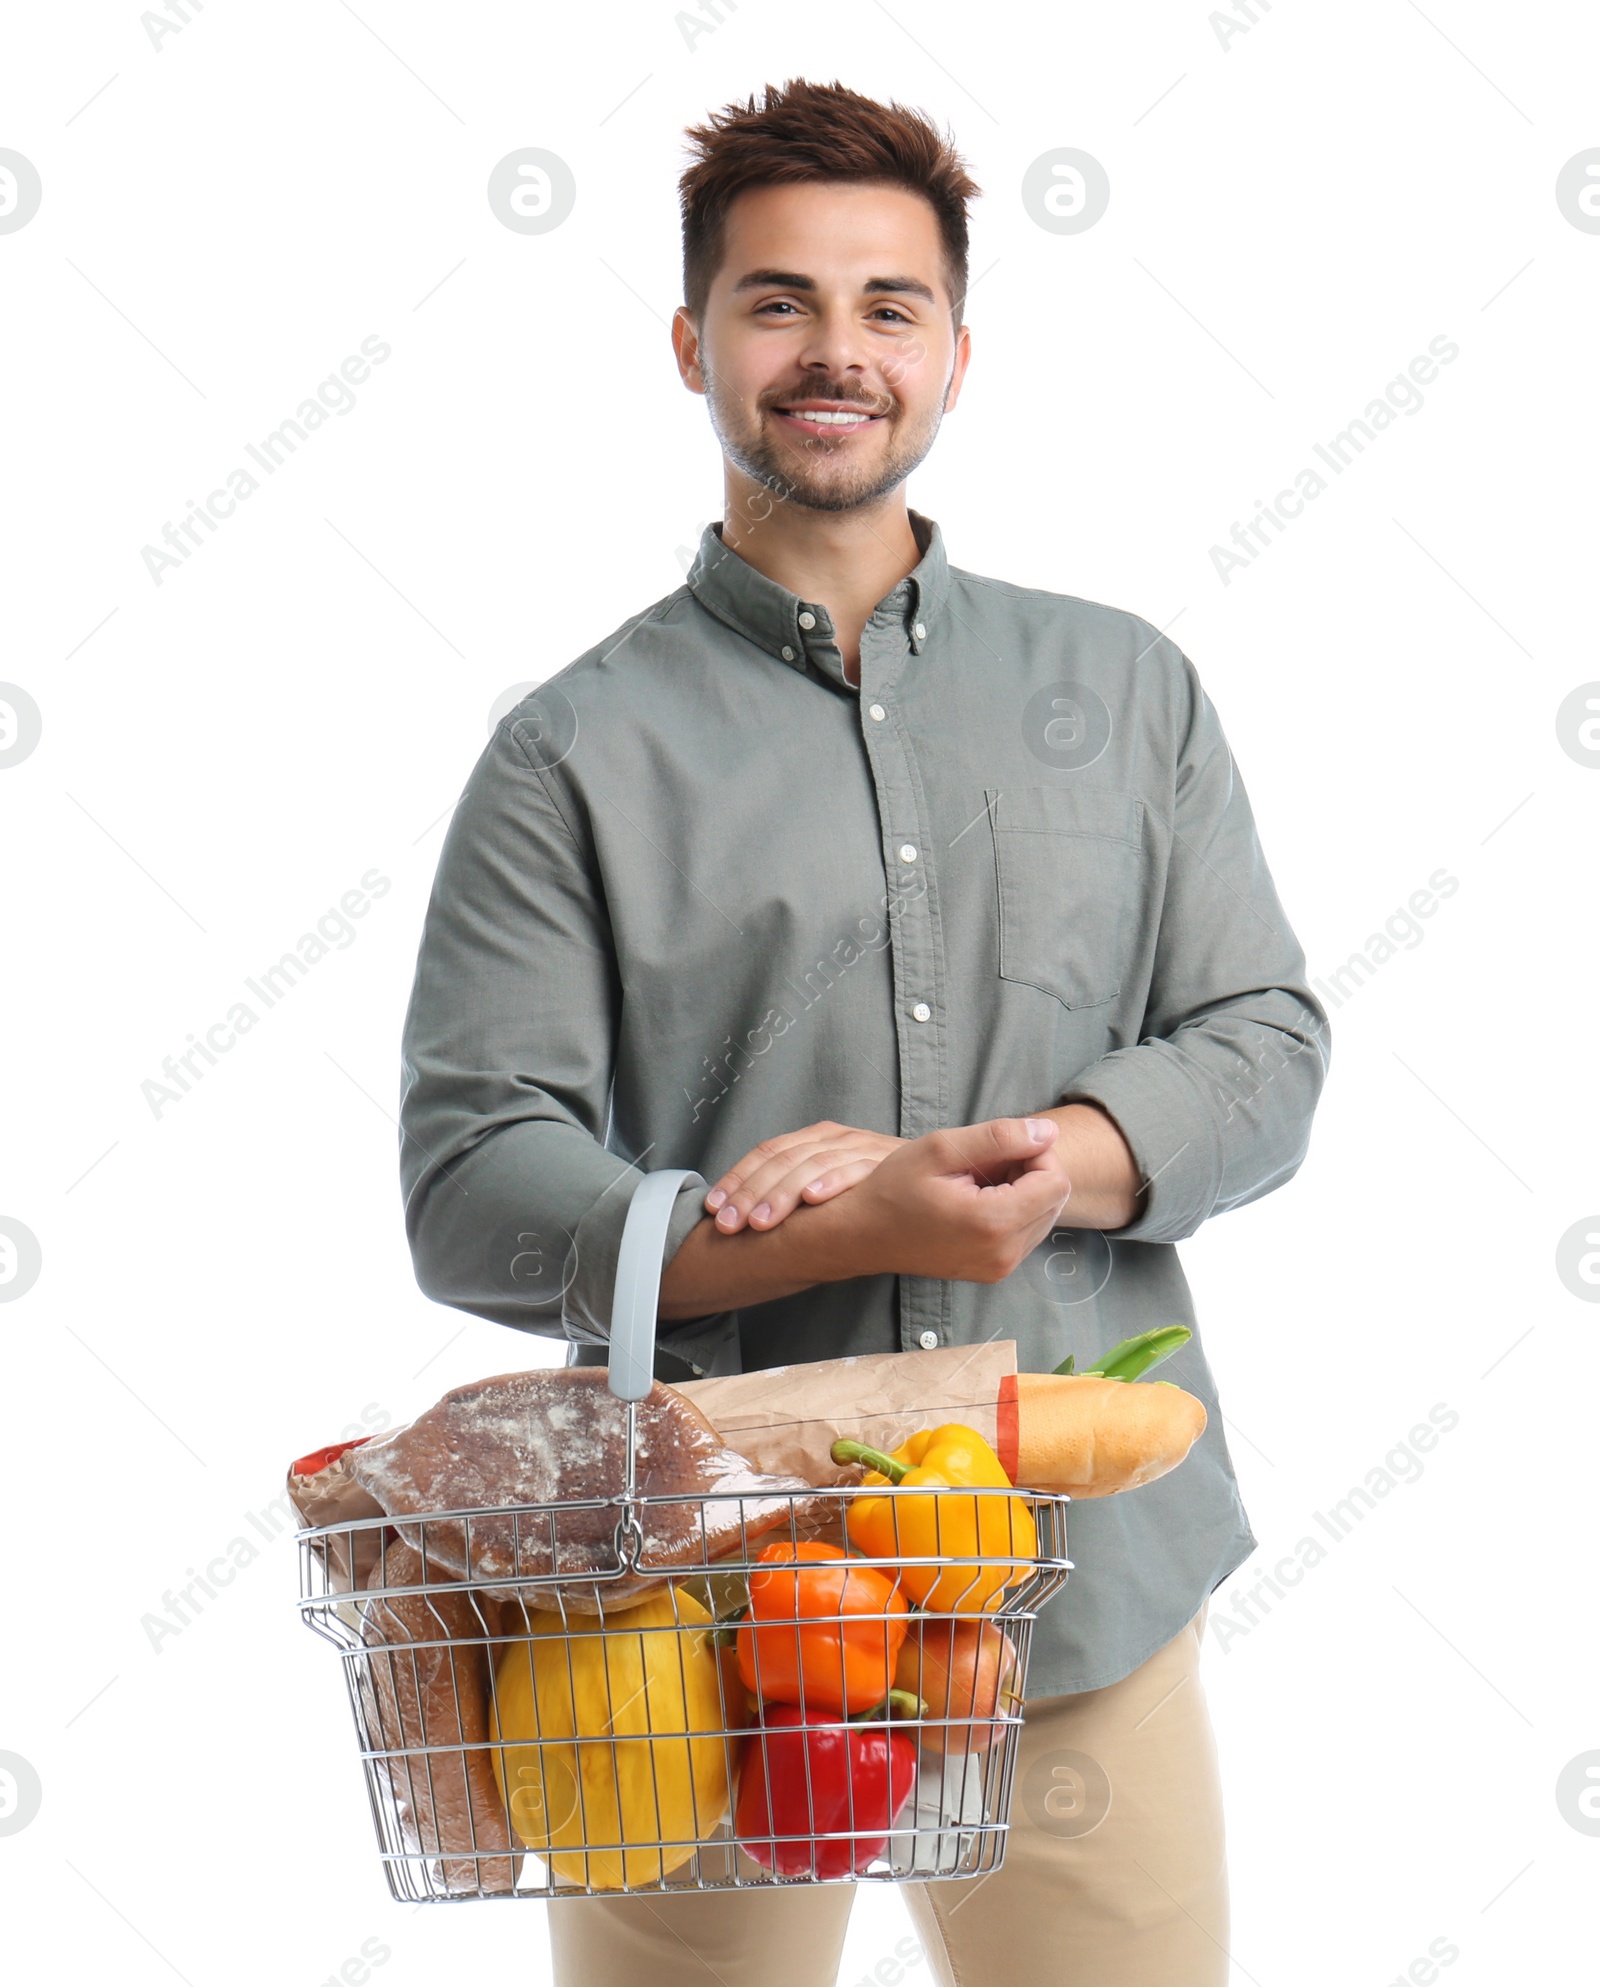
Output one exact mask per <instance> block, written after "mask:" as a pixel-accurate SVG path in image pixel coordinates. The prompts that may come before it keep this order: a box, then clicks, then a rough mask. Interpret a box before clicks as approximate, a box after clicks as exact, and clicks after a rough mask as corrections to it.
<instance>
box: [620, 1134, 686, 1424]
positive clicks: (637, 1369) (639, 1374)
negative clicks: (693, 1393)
mask: <svg viewBox="0 0 1600 1987" xmlns="http://www.w3.org/2000/svg"><path fill="white" fill-rule="evenodd" d="M694 1177H695V1175H694V1174H693V1173H692V1172H689V1171H674V1170H672V1169H670V1168H668V1169H665V1170H663V1171H662V1172H659V1173H646V1174H645V1176H644V1178H643V1179H642V1180H641V1181H640V1182H639V1184H638V1186H637V1187H636V1188H635V1189H634V1194H633V1199H632V1200H631V1201H629V1203H628V1215H627V1219H626V1220H625V1221H624V1222H623V1224H622V1245H621V1247H620V1248H619V1249H618V1251H617V1281H616V1288H615V1292H614V1294H613V1296H612V1299H611V1357H610V1359H609V1360H608V1362H607V1364H606V1380H607V1384H608V1385H609V1386H610V1388H611V1391H612V1393H614V1394H615V1395H616V1396H617V1398H618V1399H619V1400H624V1401H642V1400H643V1399H644V1397H645V1395H646V1394H648V1393H649V1391H650V1388H651V1386H652V1385H653V1383H654V1381H655V1351H656V1310H657V1307H658V1306H659V1304H660V1302H661V1257H662V1254H663V1252H664V1251H665V1249H666V1246H667V1228H668V1226H669V1224H670V1223H671V1220H672V1210H673V1207H674V1206H675V1204H676V1202H677V1199H678V1189H679V1188H680V1187H681V1186H682V1185H683V1183H684V1181H685V1180H692V1179H693V1178H694Z"/></svg>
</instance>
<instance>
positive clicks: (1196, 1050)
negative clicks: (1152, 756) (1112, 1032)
mask: <svg viewBox="0 0 1600 1987" xmlns="http://www.w3.org/2000/svg"><path fill="white" fill-rule="evenodd" d="M1167 647H1168V650H1169V653H1170V655H1171V657H1173V658H1174V659H1175V661H1176V663H1177V664H1178V665H1181V671H1180V674H1179V677H1178V680H1177V683H1176V693H1175V699H1174V737H1175V738H1176V739H1177V741H1178V750H1177V754H1176V768H1175V781H1174V786H1173V791H1172V795H1171V800H1170V818H1167V809H1166V805H1165V802H1166V796H1165V795H1158V794H1146V795H1144V796H1143V798H1144V801H1145V806H1146V809H1147V810H1148V812H1149V813H1150V814H1151V815H1152V816H1153V817H1154V818H1153V820H1152V822H1151V827H1152V829H1153V830H1155V831H1156V832H1158V833H1160V832H1162V831H1164V832H1165V835H1166V837H1167V864H1166V881H1165V893H1164V896H1163V899H1162V905H1161V914H1160V924H1159V929H1158V932H1157V939H1156V947H1155V956H1154V964H1153V969H1152V974H1151V980H1150V988H1149V993H1148V996H1147V999H1146V1004H1145V1013H1144V1018H1143V1024H1142V1026H1141V1028H1140V1031H1139V1032H1140V1039H1139V1040H1138V1042H1137V1043H1136V1044H1135V1045H1134V1046H1131V1047H1128V1048H1124V1049H1117V1050H1113V1051H1112V1052H1111V1053H1110V1054H1108V1055H1106V1056H1104V1057H1102V1058H1101V1059H1100V1060H1099V1061H1098V1062H1095V1063H1093V1064H1091V1065H1090V1067H1089V1068H1087V1069H1086V1070H1084V1071H1083V1072H1082V1073H1081V1074H1080V1075H1079V1076H1078V1077H1077V1078H1076V1079H1075V1080H1074V1081H1073V1083H1072V1084H1071V1085H1070V1086H1069V1087H1068V1088H1067V1089H1065V1090H1064V1091H1063V1092H1062V1094H1061V1096H1060V1097H1059V1099H1058V1100H1057V1101H1058V1102H1060V1103H1063V1104H1071V1103H1093V1104H1098V1105H1100V1106H1101V1108H1102V1109H1104V1110H1105V1111H1106V1112H1107V1113H1108V1114H1109V1115H1110V1116H1111V1117H1112V1118H1113V1119H1114V1120H1115V1121H1116V1123H1117V1125H1118V1127H1119V1129H1120V1130H1121V1132H1122V1134H1123V1137H1124V1138H1125V1139H1126V1140H1127V1142H1128V1145H1129V1147H1130V1149H1131V1150H1132V1152H1133V1156H1134V1159H1135V1161H1136V1162H1137V1164H1138V1167H1139V1171H1140V1175H1141V1178H1142V1179H1143V1180H1144V1181H1145V1182H1146V1183H1147V1186H1146V1199H1145V1205H1144V1208H1143V1211H1142V1212H1141V1214H1140V1216H1139V1218H1138V1219H1137V1220H1136V1221H1133V1222H1130V1223H1129V1224H1128V1225H1127V1226H1126V1227H1125V1228H1119V1229H1117V1230H1115V1231H1114V1232H1115V1235H1116V1238H1117V1240H1118V1241H1130V1242H1179V1241H1182V1240H1183V1239H1184V1238H1185V1237H1186V1236H1189V1235H1192V1234H1193V1233H1194V1232H1195V1230H1196V1229H1197V1228H1199V1226H1200V1224H1201V1223H1202V1222H1203V1221H1205V1220H1207V1219H1208V1218H1209V1217H1210V1216H1211V1215H1213V1214H1220V1213H1223V1212H1225V1211H1226V1210H1227V1209H1228V1208H1232V1207H1239V1206H1242V1205H1243V1204H1244V1203H1245V1202H1247V1201H1252V1200H1257V1199H1259V1198H1260V1197H1261V1196H1262V1195H1263V1194H1266V1193H1270V1192H1271V1191H1272V1189H1273V1188H1274V1187H1277V1186H1281V1185H1282V1184H1283V1182H1284V1181H1285V1180H1287V1179H1289V1178H1290V1177H1291V1176H1292V1175H1293V1174H1294V1172H1295V1171H1296V1169H1297V1168H1298V1167H1299V1165H1300V1162H1301V1161H1302V1159H1303V1158H1304V1157H1305V1154H1306V1150H1307V1147H1308V1144H1309V1142H1310V1135H1311V1119H1312V1114H1313V1112H1314V1111H1315V1109H1316V1104H1317V1100H1318V1098H1319V1096H1320V1095H1321V1092H1322V1086H1323V1083H1324V1081H1325V1079H1326V1076H1327V1070H1328V1059H1329V1046H1330V1045H1329V1034H1328V1017H1327V1014H1326V1012H1325V1011H1324V1009H1323V1007H1322V1005H1321V1003H1320V1002H1319V1001H1318V1000H1317V998H1316V996H1315V994H1314V993H1313V992H1312V990H1311V988H1310V986H1309V985H1308V983H1307V979H1306V962H1305V954H1304V953H1303V952H1302V950H1301V948H1300V945H1299V942H1298V941H1297V939H1296V938H1295V935H1294V933H1293V931H1292V930H1291V929H1290V927H1289V922H1288V919H1287V918H1286V917H1285V916H1284V912H1283V906H1282V905H1281V903H1280V902H1279V901H1278V894H1277V891H1276V889H1275V887H1274V885H1273V881H1272V877H1271V875H1270V873H1269V871H1268V868H1267V863H1266V858H1265V856H1264V855H1263V853H1262V849H1261V842H1260V838H1259V836H1258V835H1257V833H1256V826H1255V820H1254V817H1253V815H1252V813H1251V809H1250V803H1249V800H1248V798H1247V796H1246V793H1245V789H1244V785H1243V783H1242V781H1241V780H1240V778H1239V774H1238V770H1237V768H1236V767H1235V765H1234V762H1233V757H1232V754H1231V753H1230V752H1229V750H1228V744H1227V740H1226V739H1225V738H1224V736H1223V732H1222V726H1221V724H1220V722H1219V721H1218V718H1217V713H1216V710H1215V708H1214V707H1213V705H1212V703H1211V700H1210V699H1209V698H1208V697H1207V695H1206V693H1205V691H1204V689H1203V688H1202V687H1201V684H1200V679H1199V676H1198V674H1197V672H1196V670H1195V668H1194V665H1193V664H1192V663H1191V662H1190V661H1189V659H1188V657H1187V656H1185V655H1183V654H1182V652H1181V651H1179V650H1177V649H1174V648H1172V647H1171V645H1170V644H1168V645H1167Z"/></svg>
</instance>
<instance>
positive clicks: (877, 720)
mask: <svg viewBox="0 0 1600 1987" xmlns="http://www.w3.org/2000/svg"><path fill="white" fill-rule="evenodd" d="M888 715H889V713H888V712H887V711H886V710H885V709H884V708H883V706H882V704H868V706H867V716H868V717H869V718H871V719H872V721H873V723H874V724H882V723H883V721H884V719H885V718H886V717H887V716H888Z"/></svg>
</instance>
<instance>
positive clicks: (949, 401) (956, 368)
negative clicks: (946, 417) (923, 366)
mask: <svg viewBox="0 0 1600 1987" xmlns="http://www.w3.org/2000/svg"><path fill="white" fill-rule="evenodd" d="M971 357H972V334H971V333H970V332H969V331H968V329H967V327H966V326H965V325H962V327H961V329H960V330H959V331H958V332H957V333H956V352H955V360H954V362H953V364H952V365H951V367H950V386H949V389H948V391H947V392H946V394H945V397H944V411H945V412H946V413H947V414H948V413H949V412H950V410H951V408H952V407H954V406H955V404H956V402H957V401H958V400H959V399H960V397H961V382H962V380H963V379H964V378H965V377H966V371H967V362H968V360H969V359H970V358H971Z"/></svg>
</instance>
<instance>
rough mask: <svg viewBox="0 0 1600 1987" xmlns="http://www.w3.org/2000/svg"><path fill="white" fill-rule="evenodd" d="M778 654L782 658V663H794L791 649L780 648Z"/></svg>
mask: <svg viewBox="0 0 1600 1987" xmlns="http://www.w3.org/2000/svg"><path fill="white" fill-rule="evenodd" d="M778 653H779V654H780V655H781V656H782V657H783V659H784V661H785V662H793V661H794V650H793V649H791V648H787V647H786V648H781V649H779V651H778Z"/></svg>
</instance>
